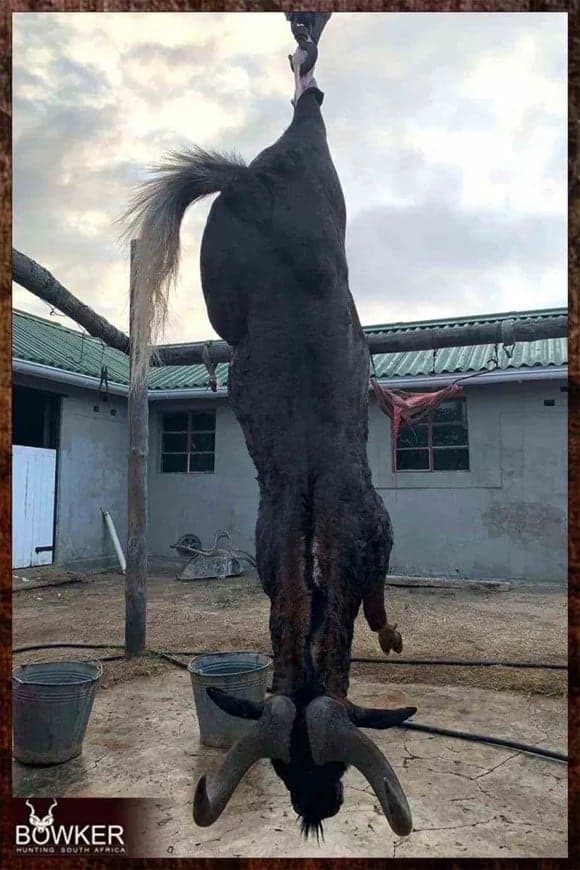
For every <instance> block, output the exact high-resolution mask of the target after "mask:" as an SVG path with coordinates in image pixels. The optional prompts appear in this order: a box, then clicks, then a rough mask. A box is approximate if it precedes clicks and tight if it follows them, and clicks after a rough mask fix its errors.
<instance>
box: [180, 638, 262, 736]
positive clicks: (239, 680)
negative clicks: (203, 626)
mask: <svg viewBox="0 0 580 870" xmlns="http://www.w3.org/2000/svg"><path fill="white" fill-rule="evenodd" d="M187 669H188V671H189V673H190V676H191V685H192V687H193V699H194V701H195V709H196V711H197V718H198V721H199V736H200V740H201V742H202V743H203V744H204V745H205V746H216V747H218V748H219V749H229V747H230V746H232V744H233V743H235V742H236V740H239V738H240V737H243V736H244V735H245V734H247V733H248V731H249V730H250V729H251V727H252V724H253V723H252V722H249V721H247V720H245V719H239V718H238V717H237V716H230V715H229V714H228V713H224V711H223V710H220V708H219V707H218V706H217V705H216V704H214V702H213V701H212V700H211V699H210V698H209V696H208V694H207V692H206V691H205V690H206V689H207V688H208V687H209V686H215V687H216V688H218V689H223V690H224V691H225V692H228V693H229V694H230V695H235V697H237V698H245V699H246V700H248V701H263V700H264V698H265V696H266V689H267V688H268V683H269V680H270V673H271V670H272V661H271V659H270V658H269V656H265V655H262V653H257V652H223V653H211V654H209V655H203V656H197V658H194V659H192V660H191V661H190V663H189V665H188V666H187Z"/></svg>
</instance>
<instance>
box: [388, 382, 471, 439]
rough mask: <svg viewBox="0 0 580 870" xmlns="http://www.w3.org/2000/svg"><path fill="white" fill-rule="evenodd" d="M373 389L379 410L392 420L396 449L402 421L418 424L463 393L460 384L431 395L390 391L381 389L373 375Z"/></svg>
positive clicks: (436, 391) (450, 385)
mask: <svg viewBox="0 0 580 870" xmlns="http://www.w3.org/2000/svg"><path fill="white" fill-rule="evenodd" d="M371 387H372V388H373V392H374V394H375V397H376V400H377V403H378V405H379V408H380V409H381V411H383V413H385V414H386V415H387V416H388V417H390V418H391V420H392V430H393V447H396V444H397V437H398V435H399V428H400V426H401V420H404V421H405V423H409V424H411V423H418V422H419V420H421V419H422V418H423V417H425V416H427V414H429V413H431V412H432V411H434V410H435V408H437V407H438V406H439V405H440V404H441V402H444V401H445V399H449V398H450V396H456V395H458V394H459V393H461V387H460V386H459V384H449V386H448V387H444V388H443V389H442V390H435V392H431V393H408V392H405V391H404V390H389V389H387V387H381V385H380V384H379V382H378V381H377V379H376V378H375V377H374V375H371Z"/></svg>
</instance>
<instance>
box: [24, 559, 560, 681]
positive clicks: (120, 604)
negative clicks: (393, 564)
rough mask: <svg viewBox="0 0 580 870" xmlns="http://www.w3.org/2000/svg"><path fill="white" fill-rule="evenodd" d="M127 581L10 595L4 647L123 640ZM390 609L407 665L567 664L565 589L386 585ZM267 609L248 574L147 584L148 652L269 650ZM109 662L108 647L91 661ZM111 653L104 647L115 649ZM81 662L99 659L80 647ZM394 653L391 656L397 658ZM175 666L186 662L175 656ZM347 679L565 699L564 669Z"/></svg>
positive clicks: (362, 645) (361, 651) (363, 670)
mask: <svg viewBox="0 0 580 870" xmlns="http://www.w3.org/2000/svg"><path fill="white" fill-rule="evenodd" d="M124 594H125V593H124V584H123V578H122V577H121V575H119V574H101V575H94V576H93V577H92V578H90V579H87V580H86V581H85V582H82V583H66V584H63V585H60V586H51V587H43V588H35V589H30V590H25V591H19V592H16V593H15V594H14V596H13V602H14V609H13V645H14V646H15V647H18V646H26V645H31V644H42V643H51V642H52V643H54V642H56V641H66V642H85V643H111V644H121V645H122V644H123V642H124V607H125V604H124ZM386 604H387V614H388V617H389V620H390V621H391V622H396V623H398V628H399V631H400V632H401V634H402V635H403V653H402V656H401V657H408V658H468V659H502V660H510V661H523V660H525V661H532V662H555V663H561V664H566V661H567V596H566V592H565V591H563V590H561V589H560V590H556V591H551V590H550V589H549V588H547V589H546V588H544V589H543V590H542V591H534V589H533V587H527V586H526V587H515V588H513V589H511V590H509V591H502V592H490V591H485V590H482V589H473V590H471V589H457V590H455V589H436V588H403V587H388V588H387V592H386ZM268 609H269V602H268V599H267V598H266V596H265V595H264V593H263V592H262V589H261V587H260V585H259V582H258V580H257V578H256V577H255V576H254V575H246V576H243V577H239V578H229V579H227V580H206V581H188V582H183V581H178V580H176V579H175V577H174V575H172V574H169V573H166V574H157V575H155V576H153V577H151V578H150V580H149V585H148V593H147V646H148V647H149V648H150V649H156V650H160V649H161V650H173V651H183V650H184V651H188V652H192V653H193V652H203V651H213V650H228V649H232V650H233V649H253V650H260V651H262V652H268V651H269V649H270V638H269V635H268ZM101 652H102V654H103V655H106V654H107V653H106V651H100V652H99V653H98V654H101ZM113 652H114V650H111V653H113ZM69 654H70V651H50V652H46V651H40V652H38V653H26V654H25V655H21V656H16V657H15V660H16V662H17V663H20V661H21V660H22V661H24V660H26V661H32V660H34V659H36V658H47V657H63V656H65V655H69ZM79 654H80V655H81V656H84V657H86V658H90V657H92V656H94V655H97V652H95V653H92V652H91V651H86V652H84V651H80V652H79ZM353 656H355V657H367V656H368V657H377V658H384V656H383V654H382V652H381V650H380V648H379V645H378V642H377V638H376V635H375V634H373V633H372V632H371V631H370V630H369V628H368V626H367V624H366V622H365V621H364V618H363V617H362V615H361V616H359V618H358V619H357V622H356V626H355V634H354V643H353ZM396 658H397V655H396V653H391V656H390V657H389V659H390V660H391V661H394V660H396ZM181 659H182V661H183V662H187V661H188V656H187V655H186V656H181ZM172 667H173V666H172V665H171V664H169V663H168V662H165V661H163V660H160V659H152V658H149V659H141V660H138V661H135V662H131V663H127V662H125V661H119V662H110V663H109V664H108V666H107V669H106V683H107V685H113V684H114V683H116V682H118V681H122V680H126V679H131V678H133V677H135V676H137V675H139V674H144V675H153V674H155V673H159V672H160V671H164V670H169V669H171V668H172ZM352 674H353V676H363V675H364V676H365V678H367V679H372V678H374V679H379V680H388V681H389V682H393V683H396V682H401V683H411V682H421V683H429V684H432V685H448V684H449V685H465V686H478V687H482V688H489V689H496V690H502V689H503V690H513V691H520V692H528V693H532V692H533V693H535V694H544V695H563V694H565V693H566V692H567V674H566V672H565V671H549V670H548V671H544V670H527V669H526V670H523V669H515V668H503V667H501V668H499V667H494V668H468V667H442V666H436V667H428V666H425V665H421V666H412V665H399V664H393V665H382V664H380V665H369V664H364V665H363V664H360V665H358V664H353V666H352Z"/></svg>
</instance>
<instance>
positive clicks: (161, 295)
mask: <svg viewBox="0 0 580 870" xmlns="http://www.w3.org/2000/svg"><path fill="white" fill-rule="evenodd" d="M245 170H246V164H245V163H244V162H243V160H242V159H241V158H240V157H238V156H237V155H235V154H223V155H222V154H217V153H215V152H208V151H204V150H203V149H201V148H197V147H196V148H191V149H188V150H186V151H183V152H177V151H175V152H171V153H170V154H168V155H167V157H166V158H165V160H164V162H163V163H161V164H160V165H158V166H156V167H154V170H153V172H154V174H153V175H152V177H151V178H150V179H148V180H147V181H146V182H145V183H144V184H143V185H142V186H141V187H140V188H139V190H138V191H137V193H136V195H135V197H134V198H133V201H132V202H131V204H130V206H129V209H128V210H127V212H126V213H125V215H124V216H123V217H122V218H121V221H122V223H123V225H124V228H125V229H124V232H123V235H124V236H125V237H126V238H136V239H138V245H137V256H136V261H135V263H134V272H133V290H132V292H133V294H134V318H133V324H132V330H133V331H132V338H133V341H134V343H135V344H134V346H135V350H136V354H135V364H136V370H135V374H136V377H137V378H138V379H142V378H144V377H145V376H146V374H147V367H148V364H149V358H150V355H151V346H152V343H153V342H154V340H155V339H156V338H157V337H158V336H159V335H160V333H161V330H162V328H163V325H164V323H165V318H166V315H167V297H168V294H169V290H170V288H171V286H172V284H173V283H174V282H175V278H176V276H177V270H178V265H179V228H180V226H181V221H182V218H183V215H184V212H185V210H186V208H187V207H188V206H189V205H191V204H192V203H194V202H196V201H197V200H199V199H201V198H202V197H204V196H208V195H209V194H211V193H217V192H218V191H221V190H222V189H223V188H224V187H225V186H226V185H227V184H228V183H230V182H232V181H234V180H235V178H236V176H238V175H239V174H241V173H242V172H244V171H245Z"/></svg>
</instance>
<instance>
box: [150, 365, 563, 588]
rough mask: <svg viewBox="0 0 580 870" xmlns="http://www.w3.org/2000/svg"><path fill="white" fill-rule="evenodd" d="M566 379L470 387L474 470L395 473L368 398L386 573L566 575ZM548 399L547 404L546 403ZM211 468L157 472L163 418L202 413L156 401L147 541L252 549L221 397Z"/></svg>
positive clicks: (247, 499) (235, 447)
mask: <svg viewBox="0 0 580 870" xmlns="http://www.w3.org/2000/svg"><path fill="white" fill-rule="evenodd" d="M564 384H565V382H564V381H542V382H540V381H535V382H528V383H526V382H522V383H509V384H494V385H491V384H490V385H487V386H471V387H469V388H466V389H465V393H466V395H467V404H468V419H469V438H470V471H468V472H459V471H457V472H435V473H425V472H399V473H398V474H397V475H394V474H393V471H392V460H391V436H390V422H389V420H388V419H387V418H386V417H385V416H384V415H383V414H381V412H380V411H379V410H378V408H377V407H376V405H375V404H374V402H373V403H371V410H370V437H369V459H370V463H371V468H372V471H373V479H374V483H375V486H376V487H377V489H378V490H379V492H380V494H381V496H382V498H383V500H384V502H385V504H386V506H387V508H388V510H389V512H390V514H391V517H392V520H393V526H394V532H395V546H394V549H393V555H392V561H391V571H392V573H397V574H409V575H428V576H429V575H445V576H459V577H473V578H481V577H495V578H512V579H520V580H530V581H547V582H565V579H566V574H567V565H566V549H567V543H566V539H567V533H566V500H567V467H566V461H567V440H566V439H567V410H566V399H567V396H566V394H565V393H564V392H561V390H560V387H562V386H564ZM545 399H553V400H554V401H555V405H554V406H545V405H544V400H545ZM208 406H212V407H217V416H216V462H215V472H214V473H213V474H211V473H198V474H162V473H161V472H160V470H159V463H160V443H159V432H160V414H161V413H162V412H166V411H170V410H175V409H178V408H179V409H181V408H188V407H190V408H196V409H201V408H202V407H203V403H202V402H201V401H199V400H197V401H195V402H194V403H189V404H188V403H187V402H180V403H176V402H166V401H161V402H154V403H152V405H151V441H150V458H151V462H150V482H149V487H150V490H149V491H150V535H151V538H150V541H151V543H150V548H151V552H152V553H154V554H156V555H159V556H162V557H169V556H171V555H174V551H172V550H171V549H170V545H171V544H173V543H175V541H177V539H178V538H179V537H180V536H181V535H183V534H185V533H186V532H193V533H194V534H197V535H199V537H200V538H201V540H202V542H203V543H204V544H205V545H209V544H211V542H212V540H213V536H214V534H215V532H216V531H218V530H221V529H228V530H229V531H230V532H232V535H233V538H234V542H235V544H236V545H237V546H240V547H243V548H249V549H252V550H253V548H254V544H253V536H254V522H255V516H256V509H257V501H258V487H257V484H256V480H255V472H254V468H253V465H252V463H251V460H250V459H249V457H248V454H247V451H246V447H245V444H244V441H243V437H242V433H241V430H240V428H239V426H238V424H237V422H236V420H235V418H234V416H233V414H232V412H231V410H230V409H229V406H228V404H227V402H226V401H225V400H219V401H218V402H217V403H216V402H214V403H213V404H212V405H209V403H208Z"/></svg>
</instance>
